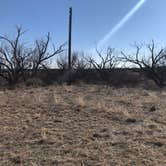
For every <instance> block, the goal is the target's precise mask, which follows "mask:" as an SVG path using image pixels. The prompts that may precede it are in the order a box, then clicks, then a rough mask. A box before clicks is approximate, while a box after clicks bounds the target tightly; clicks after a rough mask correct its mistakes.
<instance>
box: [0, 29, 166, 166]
mask: <svg viewBox="0 0 166 166" xmlns="http://www.w3.org/2000/svg"><path fill="white" fill-rule="evenodd" d="M24 33H25V32H24V31H23V30H22V28H19V27H18V28H17V31H16V36H15V38H13V39H11V38H9V37H7V36H0V43H1V44H0V77H1V79H0V83H1V88H0V98H1V99H0V108H1V109H0V165H2V166H11V165H27V166H30V165H32V166H35V165H58V166H59V165H62V166H65V165H66V166H67V165H71V166H74V165H77V166H78V165H80V166H90V165H91V166H97V165H98V166H99V165H101V166H103V165H118V166H124V165H132V166H133V165H137V166H140V165H149V166H158V165H159V166H160V165H161V166H164V165H166V133H165V131H166V90H165V83H166V49H165V47H159V46H157V45H156V44H155V42H154V41H152V42H151V43H150V44H148V45H139V44H135V45H134V48H135V50H136V51H135V53H132V54H130V52H129V53H126V52H120V51H119V53H118V54H117V52H116V51H115V49H113V48H111V47H109V48H108V49H107V51H106V53H104V52H101V51H100V50H98V49H96V53H97V55H96V56H98V58H97V57H96V56H95V57H94V56H93V55H86V53H80V52H74V53H73V55H72V60H71V65H72V69H71V70H68V61H67V60H66V59H67V58H66V57H65V54H64V51H65V44H62V45H60V46H58V47H57V48H56V47H55V46H53V49H52V52H51V51H50V46H49V44H50V34H49V33H48V35H46V38H43V39H41V40H36V41H35V42H34V46H33V47H31V48H29V47H27V46H26V45H25V44H24V43H25V42H23V40H22V38H21V37H22V36H23V35H24ZM145 50H146V51H145ZM144 51H145V52H146V55H144ZM55 59H56V66H55V68H56V69H52V68H50V66H49V63H48V62H49V61H50V60H52V61H54V60H55ZM96 59H97V60H96Z"/></svg>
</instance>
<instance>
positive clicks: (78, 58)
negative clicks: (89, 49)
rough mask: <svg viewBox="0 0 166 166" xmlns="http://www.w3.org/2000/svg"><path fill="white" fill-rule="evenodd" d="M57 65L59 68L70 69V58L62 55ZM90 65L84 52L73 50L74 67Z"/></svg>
mask: <svg viewBox="0 0 166 166" xmlns="http://www.w3.org/2000/svg"><path fill="white" fill-rule="evenodd" d="M57 65H58V68H59V69H64V70H66V69H68V59H67V56H65V55H62V56H60V57H59V58H58V59H57ZM87 66H88V63H87V61H86V60H85V58H84V53H83V52H82V53H80V52H76V51H75V52H73V53H72V56H71V67H72V69H75V70H78V69H85V68H86V67H87Z"/></svg>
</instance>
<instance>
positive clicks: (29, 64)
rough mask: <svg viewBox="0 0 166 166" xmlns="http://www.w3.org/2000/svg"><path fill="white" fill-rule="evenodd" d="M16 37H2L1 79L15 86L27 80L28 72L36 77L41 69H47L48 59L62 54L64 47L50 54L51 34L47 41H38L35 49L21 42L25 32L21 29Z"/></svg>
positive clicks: (0, 52) (0, 38)
mask: <svg viewBox="0 0 166 166" xmlns="http://www.w3.org/2000/svg"><path fill="white" fill-rule="evenodd" d="M16 30H17V31H16V36H15V38H14V39H10V38H9V37H6V36H0V77H2V78H3V79H5V80H6V81H7V82H8V83H9V84H15V83H17V82H18V81H20V80H25V79H26V75H27V72H28V74H29V73H31V74H30V76H35V75H36V73H37V70H38V69H39V68H41V67H42V68H45V67H46V62H47V60H48V59H50V58H52V57H53V56H55V55H57V54H59V53H61V52H62V51H63V49H62V48H63V45H61V46H60V47H59V48H58V49H56V50H55V49H54V51H53V52H52V53H49V52H48V45H49V41H50V34H49V33H48V35H47V36H46V39H42V40H40V41H39V40H37V41H36V42H35V47H34V48H27V47H26V46H25V44H24V43H23V42H22V41H21V38H22V36H23V34H24V33H25V31H23V30H22V28H21V27H17V28H16Z"/></svg>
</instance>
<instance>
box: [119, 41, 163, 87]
mask: <svg viewBox="0 0 166 166" xmlns="http://www.w3.org/2000/svg"><path fill="white" fill-rule="evenodd" d="M134 47H135V48H136V53H135V54H134V55H133V54H132V55H130V54H129V55H127V54H126V53H124V52H121V54H122V57H121V58H120V59H121V60H122V61H123V62H127V63H130V64H134V65H136V66H137V67H139V68H140V69H141V71H143V73H144V74H145V76H146V77H148V78H149V79H152V80H153V81H154V82H155V83H156V84H157V85H158V86H159V87H163V86H164V85H165V67H166V50H165V48H160V49H157V48H156V47H155V42H154V41H153V40H152V43H150V44H147V45H146V48H147V49H148V52H149V54H148V55H146V56H145V55H141V49H142V48H143V45H138V44H136V43H135V44H134Z"/></svg>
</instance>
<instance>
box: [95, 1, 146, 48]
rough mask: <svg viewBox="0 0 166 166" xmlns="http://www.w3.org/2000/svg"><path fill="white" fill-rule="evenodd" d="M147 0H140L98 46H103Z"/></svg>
mask: <svg viewBox="0 0 166 166" xmlns="http://www.w3.org/2000/svg"><path fill="white" fill-rule="evenodd" d="M146 1H147V0H140V1H139V2H138V3H137V4H136V5H135V6H134V7H133V8H132V10H131V11H129V12H128V13H127V14H126V15H125V16H124V17H123V18H122V19H121V20H120V21H119V22H118V23H117V24H116V25H115V26H114V27H113V28H112V29H111V30H110V31H109V32H108V33H107V34H106V35H105V36H104V37H103V38H102V39H101V40H100V41H99V42H98V44H97V47H98V48H102V47H103V46H104V45H105V44H106V43H107V42H108V40H110V38H111V37H112V36H113V35H114V34H115V33H116V32H117V31H118V30H119V29H120V28H122V27H123V25H124V24H125V23H126V22H127V21H128V20H129V19H130V18H131V17H132V16H133V15H134V14H135V13H136V12H137V11H138V10H139V9H140V8H141V6H142V5H143V4H144V3H145V2H146Z"/></svg>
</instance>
